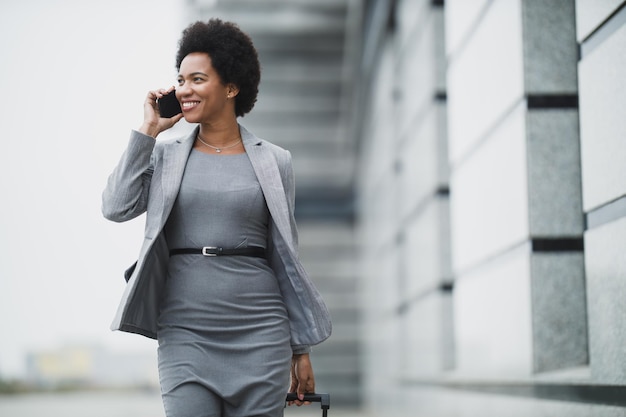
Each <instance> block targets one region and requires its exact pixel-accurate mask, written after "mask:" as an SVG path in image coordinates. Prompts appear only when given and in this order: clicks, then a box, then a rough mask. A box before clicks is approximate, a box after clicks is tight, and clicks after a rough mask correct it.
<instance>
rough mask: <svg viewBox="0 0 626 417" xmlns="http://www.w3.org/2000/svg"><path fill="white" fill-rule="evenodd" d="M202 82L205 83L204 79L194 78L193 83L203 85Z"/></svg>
mask: <svg viewBox="0 0 626 417" xmlns="http://www.w3.org/2000/svg"><path fill="white" fill-rule="evenodd" d="M202 81H204V78H202V77H194V79H193V82H195V83H201V82H202Z"/></svg>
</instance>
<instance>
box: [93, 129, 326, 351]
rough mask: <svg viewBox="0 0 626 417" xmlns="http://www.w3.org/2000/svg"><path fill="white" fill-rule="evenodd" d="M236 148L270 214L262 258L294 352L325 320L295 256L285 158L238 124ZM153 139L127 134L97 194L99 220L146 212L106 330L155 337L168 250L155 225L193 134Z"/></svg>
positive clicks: (314, 339) (164, 214)
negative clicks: (241, 147) (239, 141)
mask: <svg viewBox="0 0 626 417" xmlns="http://www.w3.org/2000/svg"><path fill="white" fill-rule="evenodd" d="M239 129H240V132H241V137H242V140H243V144H244V147H245V149H246V152H247V154H248V157H249V158H250V162H251V163H252V167H253V168H254V172H255V173H256V176H257V178H258V180H259V183H260V185H261V189H262V191H263V194H264V196H265V200H266V202H267V206H268V208H269V212H270V215H271V225H270V233H269V238H268V248H267V249H268V260H269V263H270V266H271V267H272V269H273V270H274V272H275V274H276V277H277V279H278V283H279V286H280V290H281V292H282V295H283V298H284V301H285V305H286V308H287V312H288V314H289V320H290V324H291V344H292V349H293V351H294V353H304V352H308V351H310V346H311V345H316V344H318V343H321V342H322V341H324V340H325V339H327V338H328V337H329V336H330V333H331V327H332V326H331V321H330V315H329V313H328V310H327V308H326V305H325V304H324V302H323V300H322V298H321V296H320V294H319V293H318V291H317V289H316V288H315V286H314V285H313V283H312V282H311V281H310V279H309V278H308V276H307V273H306V272H305V270H304V268H303V267H302V264H301V263H300V261H299V259H298V254H297V245H298V234H297V230H296V224H295V219H294V201H295V187H294V179H293V170H292V166H291V154H290V153H289V152H288V151H286V150H284V149H282V148H280V147H278V146H276V145H273V144H271V143H269V142H267V141H265V140H262V139H259V138H257V137H256V136H255V135H253V134H252V133H250V132H248V131H247V130H246V129H245V128H244V127H243V126H241V125H240V126H239ZM197 132H198V128H196V129H195V130H194V131H193V132H192V133H191V134H189V135H188V136H187V137H184V138H181V139H176V140H170V141H159V142H157V141H155V140H154V139H153V138H151V137H149V136H146V135H143V134H141V133H139V132H136V131H133V132H132V134H131V138H130V141H129V144H128V147H127V148H126V150H125V151H124V153H123V155H122V158H121V160H120V162H119V164H118V165H117V167H116V168H115V169H114V171H113V173H112V174H111V175H110V177H109V180H108V183H107V186H106V188H105V190H104V192H103V195H102V213H103V214H104V217H106V218H107V219H109V220H113V221H116V222H123V221H127V220H130V219H133V218H135V217H137V216H139V215H141V214H142V213H144V212H146V213H147V214H146V225H145V232H144V240H143V244H142V246H141V251H140V252H139V258H138V260H137V263H136V264H135V265H134V266H133V267H131V268H129V270H128V271H127V278H128V284H127V286H126V289H125V291H124V294H123V297H122V300H121V303H120V305H119V308H118V310H117V314H116V316H115V319H114V320H113V323H112V325H111V328H112V329H113V330H122V331H126V332H131V333H138V334H141V335H144V336H146V337H150V338H153V339H155V338H156V331H157V324H156V323H157V319H158V316H159V308H160V306H159V302H160V299H161V295H162V291H163V288H164V284H165V280H166V277H167V263H168V260H169V252H168V248H167V244H166V242H165V237H164V234H163V228H164V226H165V223H166V221H167V218H168V216H169V214H170V211H171V210H172V207H173V205H174V202H175V200H176V196H177V195H178V190H179V188H180V184H181V181H182V177H183V173H184V170H185V165H186V163H187V158H188V157H189V153H190V151H191V149H192V146H193V143H194V139H195V137H196V135H197Z"/></svg>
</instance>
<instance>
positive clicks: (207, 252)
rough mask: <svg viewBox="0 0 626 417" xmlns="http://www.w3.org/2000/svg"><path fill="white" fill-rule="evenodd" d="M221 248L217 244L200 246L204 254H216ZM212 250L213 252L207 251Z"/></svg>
mask: <svg viewBox="0 0 626 417" xmlns="http://www.w3.org/2000/svg"><path fill="white" fill-rule="evenodd" d="M221 249H222V248H218V247H217V246H204V247H203V248H202V254H203V255H204V256H217V255H218V254H219V253H220V252H221ZM209 251H213V252H209Z"/></svg>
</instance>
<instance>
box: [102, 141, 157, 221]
mask: <svg viewBox="0 0 626 417" xmlns="http://www.w3.org/2000/svg"><path fill="white" fill-rule="evenodd" d="M154 146H155V140H154V139H153V138H151V137H149V136H147V135H144V134H142V133H140V132H137V131H133V132H132V134H131V137H130V141H129V143H128V147H127V148H126V150H125V151H124V153H123V154H122V157H121V159H120V161H119V163H118V165H117V166H116V167H115V169H114V170H113V172H112V173H111V175H110V176H109V179H108V181H107V185H106V188H105V189H104V192H103V193H102V213H103V215H104V217H106V218H107V219H109V220H113V221H118V222H121V221H126V220H129V219H132V218H134V217H137V216H139V215H140V214H142V213H143V212H144V211H145V210H146V207H147V200H148V192H149V188H150V181H151V177H152V166H151V161H150V159H151V154H152V151H153V149H154Z"/></svg>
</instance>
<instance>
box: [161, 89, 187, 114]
mask: <svg viewBox="0 0 626 417" xmlns="http://www.w3.org/2000/svg"><path fill="white" fill-rule="evenodd" d="M157 105H158V106H159V114H160V115H161V117H165V118H168V119H169V118H170V117H174V116H176V115H177V114H179V113H182V112H183V110H182V109H181V108H180V103H179V102H178V99H177V98H176V90H172V91H171V92H170V93H169V94H167V95H164V96H163V97H161V98H160V99H158V100H157Z"/></svg>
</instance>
